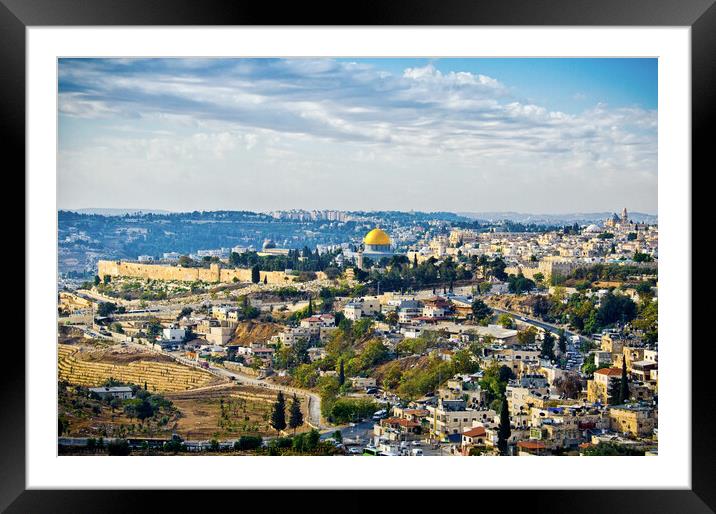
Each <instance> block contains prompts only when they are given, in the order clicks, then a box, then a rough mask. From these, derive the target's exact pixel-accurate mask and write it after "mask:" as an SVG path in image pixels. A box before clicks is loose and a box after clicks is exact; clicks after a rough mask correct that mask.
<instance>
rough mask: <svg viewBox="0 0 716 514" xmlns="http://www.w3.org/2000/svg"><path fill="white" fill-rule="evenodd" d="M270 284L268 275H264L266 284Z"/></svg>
mask: <svg viewBox="0 0 716 514" xmlns="http://www.w3.org/2000/svg"><path fill="white" fill-rule="evenodd" d="M266 284H268V275H264V285H266Z"/></svg>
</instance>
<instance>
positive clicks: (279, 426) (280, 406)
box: [271, 391, 286, 432]
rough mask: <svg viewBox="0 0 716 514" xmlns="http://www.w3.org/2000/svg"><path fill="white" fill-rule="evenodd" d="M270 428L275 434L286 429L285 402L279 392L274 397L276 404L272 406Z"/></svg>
mask: <svg viewBox="0 0 716 514" xmlns="http://www.w3.org/2000/svg"><path fill="white" fill-rule="evenodd" d="M271 426H272V427H273V428H274V430H276V432H281V430H283V429H284V428H286V400H285V398H284V397H283V393H282V392H281V391H279V392H278V395H276V403H274V404H273V412H272V413H271Z"/></svg>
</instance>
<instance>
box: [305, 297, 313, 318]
mask: <svg viewBox="0 0 716 514" xmlns="http://www.w3.org/2000/svg"><path fill="white" fill-rule="evenodd" d="M306 314H307V315H308V316H307V317H309V318H310V317H311V316H313V298H309V299H308V309H307V310H306Z"/></svg>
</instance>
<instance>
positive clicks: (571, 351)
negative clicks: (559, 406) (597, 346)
mask: <svg viewBox="0 0 716 514" xmlns="http://www.w3.org/2000/svg"><path fill="white" fill-rule="evenodd" d="M490 308H491V309H492V310H493V311H495V312H498V313H500V314H509V315H510V316H514V317H515V318H516V319H518V320H520V321H522V322H523V323H527V324H529V325H534V326H536V327H539V328H542V329H544V330H548V331H549V332H552V333H553V334H558V333H559V331H560V330H564V334H565V335H566V336H567V355H568V356H572V355H574V357H576V359H575V360H576V362H574V363H573V364H569V363H568V364H567V366H566V368H567V369H568V370H569V371H572V370H579V369H580V368H581V367H582V362H583V361H584V355H583V354H582V352H581V351H580V349H579V347H578V346H576V345H575V344H574V343H573V342H572V336H579V338H580V339H585V340H587V341H589V342H590V343H592V342H593V341H592V340H591V339H590V338H589V337H586V336H583V335H581V334H577V333H576V332H571V331H569V330H567V329H566V328H564V327H560V326H559V325H553V324H552V323H547V322H545V321H542V320H538V319H534V318H529V317H527V316H525V315H524V314H520V313H517V312H512V311H506V310H503V309H498V308H497V307H493V306H491V305H490Z"/></svg>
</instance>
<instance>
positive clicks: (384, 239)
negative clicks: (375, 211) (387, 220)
mask: <svg viewBox="0 0 716 514" xmlns="http://www.w3.org/2000/svg"><path fill="white" fill-rule="evenodd" d="M363 242H364V243H365V244H367V245H387V246H390V237H388V234H386V233H385V232H383V231H382V230H381V229H379V228H374V229H373V230H371V231H370V232H368V233H367V234H366V236H365V239H363Z"/></svg>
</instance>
